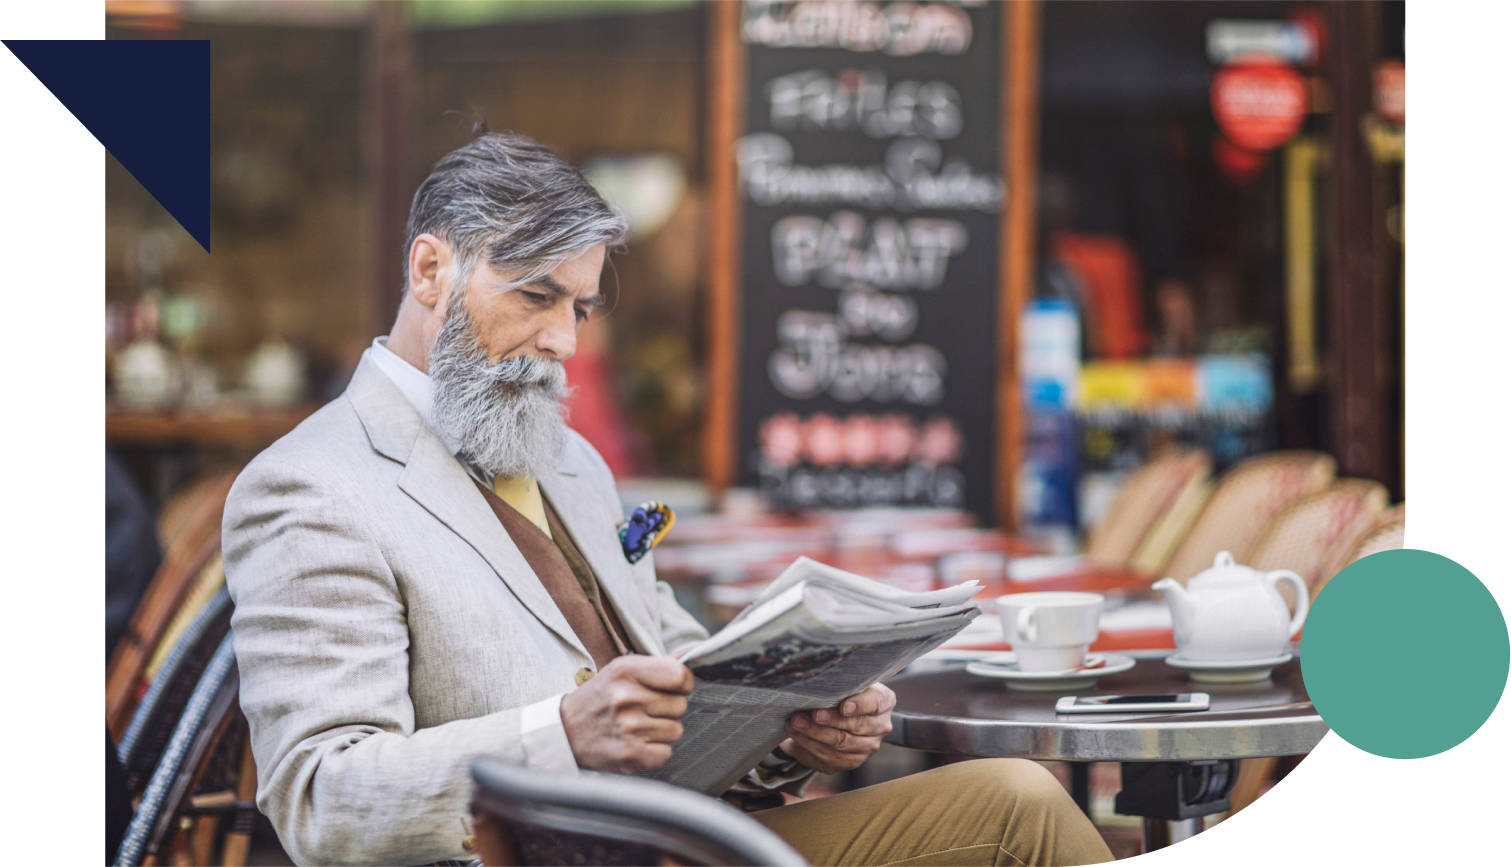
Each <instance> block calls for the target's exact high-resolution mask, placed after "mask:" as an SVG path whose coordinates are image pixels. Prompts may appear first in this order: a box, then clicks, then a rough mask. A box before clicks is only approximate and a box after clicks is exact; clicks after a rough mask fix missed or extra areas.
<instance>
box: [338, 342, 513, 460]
mask: <svg viewBox="0 0 1511 867" xmlns="http://www.w3.org/2000/svg"><path fill="white" fill-rule="evenodd" d="M366 355H367V356H368V357H369V358H371V359H372V361H373V363H374V364H376V365H377V366H378V369H379V370H381V371H383V374H384V375H385V376H387V377H388V378H389V379H390V380H392V381H393V384H394V385H395V386H396V387H397V388H398V389H399V392H400V393H401V394H403V395H404V397H406V398H408V400H409V403H410V404H411V405H412V406H414V408H415V411H416V412H418V413H419V414H420V418H421V420H423V421H424V422H425V426H426V427H428V428H430V430H431V432H432V433H434V434H435V435H436V436H437V437H439V438H440V440H441V442H442V444H444V445H445V446H446V450H447V451H449V452H451V453H452V454H453V455H456V454H457V446H456V443H453V442H452V441H451V440H450V439H449V438H448V437H447V436H446V435H445V434H443V433H441V432H440V431H439V430H437V429H436V426H435V397H434V393H435V386H434V385H433V384H432V383H431V382H430V377H429V376H427V375H425V374H424V373H422V372H421V371H420V370H419V368H417V367H415V366H414V365H412V364H410V363H409V362H407V361H405V360H404V359H402V358H400V357H399V356H398V355H397V354H396V353H395V352H394V351H393V350H392V349H389V348H388V336H387V335H384V336H382V337H375V338H373V345H372V346H371V347H369V348H368V349H367V352H366ZM458 457H459V458H460V456H458ZM461 460H462V465H463V466H465V467H467V468H468V469H470V470H472V472H473V474H474V475H477V476H480V477H482V478H481V480H482V481H484V482H486V483H487V484H489V485H492V483H493V479H492V477H491V475H490V474H488V473H485V472H483V471H482V470H480V469H479V468H477V467H475V466H473V464H472V462H471V461H469V460H466V459H464V458H461Z"/></svg>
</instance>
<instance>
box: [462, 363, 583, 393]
mask: <svg viewBox="0 0 1511 867" xmlns="http://www.w3.org/2000/svg"><path fill="white" fill-rule="evenodd" d="M479 362H480V364H479V367H481V368H482V369H480V370H479V371H478V373H479V374H481V375H482V376H484V377H486V378H487V379H489V380H491V381H492V382H494V383H495V384H497V385H502V386H509V387H510V389H509V390H510V391H515V390H518V389H537V390H540V391H544V392H546V393H547V394H549V395H552V396H561V397H565V396H566V391H567V369H566V367H565V366H564V365H563V364H562V363H561V362H559V361H557V360H555V359H552V358H542V357H540V356H538V355H520V356H515V357H514V358H504V359H501V360H500V361H499V362H498V363H496V364H490V363H488V360H487V356H482V357H481V358H480V359H479Z"/></svg>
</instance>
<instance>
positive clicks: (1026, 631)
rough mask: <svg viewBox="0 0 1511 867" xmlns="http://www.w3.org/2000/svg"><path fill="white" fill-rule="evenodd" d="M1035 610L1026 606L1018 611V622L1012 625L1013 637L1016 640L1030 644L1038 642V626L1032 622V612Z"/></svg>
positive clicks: (1030, 606)
mask: <svg viewBox="0 0 1511 867" xmlns="http://www.w3.org/2000/svg"><path fill="white" fill-rule="evenodd" d="M1037 610H1038V609H1036V608H1034V606H1032V605H1028V606H1025V607H1023V608H1022V609H1020V610H1019V611H1018V622H1017V623H1015V624H1013V635H1014V636H1016V637H1017V638H1018V640H1020V641H1026V642H1028V643H1030V644H1032V643H1033V642H1035V641H1038V640H1039V624H1038V623H1036V622H1034V612H1035V611H1037ZM1015 643H1016V642H1015Z"/></svg>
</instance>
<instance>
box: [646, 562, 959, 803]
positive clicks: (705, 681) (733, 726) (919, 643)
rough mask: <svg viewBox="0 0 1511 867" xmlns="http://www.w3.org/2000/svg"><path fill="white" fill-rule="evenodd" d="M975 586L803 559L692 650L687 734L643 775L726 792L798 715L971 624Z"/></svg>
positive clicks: (880, 676) (894, 668)
mask: <svg viewBox="0 0 1511 867" xmlns="http://www.w3.org/2000/svg"><path fill="white" fill-rule="evenodd" d="M814 567H818V568H814ZM977 589H978V588H977V587H976V586H975V585H974V582H970V583H967V584H965V585H961V586H959V587H953V588H946V589H945V590H939V591H933V592H931V593H905V592H902V591H898V590H896V589H895V588H890V587H886V586H885V585H882V584H879V583H877V582H874V581H870V580H869V579H866V578H861V577H860V576H857V575H852V574H851V573H848V572H843V571H842V570H839V569H834V568H833V567H830V566H824V565H823V564H819V563H815V562H814V561H811V560H807V558H801V559H800V560H799V561H798V562H797V563H795V564H794V565H793V567H791V568H789V569H788V570H787V572H784V573H783V576H782V577H780V578H778V579H777V581H776V582H773V584H772V586H771V587H770V588H768V590H767V592H766V593H763V594H762V598H759V599H757V600H756V601H755V602H754V603H752V604H751V605H750V607H749V608H747V609H746V610H745V611H743V612H741V614H740V616H739V617H737V618H735V620H733V621H731V622H730V623H729V624H728V626H726V627H725V628H724V629H723V630H721V631H720V632H719V633H718V634H716V635H714V636H713V637H712V638H710V639H709V640H708V641H705V642H703V643H701V644H699V645H696V646H694V647H693V648H691V649H689V650H688V651H687V652H686V654H685V655H684V656H683V662H684V663H686V664H687V666H688V667H689V668H690V669H691V670H692V672H693V674H694V676H695V677H696V678H697V686H696V688H695V689H694V690H693V694H692V696H691V697H690V698H689V700H688V710H687V713H686V714H685V715H684V716H683V717H682V724H683V735H682V738H681V739H680V740H678V741H677V743H676V744H675V745H674V746H673V748H672V757H671V759H670V760H669V761H668V762H667V763H666V764H665V765H663V766H662V767H660V768H658V769H655V770H652V771H646V772H643V773H642V776H647V777H651V778H654V779H659V780H664V781H666V782H670V783H675V784H677V785H680V786H683V787H686V788H690V789H696V790H699V791H702V792H705V793H707V794H710V795H718V794H720V793H722V792H724V791H725V790H727V789H728V788H729V787H730V786H732V785H733V784H734V783H735V781H737V780H739V779H740V778H741V777H743V776H744V775H745V773H746V772H747V771H749V770H750V769H751V768H753V767H755V765H756V764H757V763H758V762H760V760H761V759H762V758H764V757H765V756H766V755H767V754H768V753H770V752H771V750H772V749H773V748H774V747H776V746H777V745H778V744H780V743H781V742H782V740H783V739H785V738H786V732H785V731H784V726H785V724H786V721H787V717H789V716H790V715H791V714H792V713H793V712H795V711H799V710H813V709H817V708H822V707H833V706H835V705H836V704H838V703H839V701H840V700H841V699H843V698H846V697H847V696H851V695H854V694H855V693H857V692H860V691H861V690H863V689H865V688H866V687H868V686H870V685H871V684H873V683H876V682H877V681H879V680H883V679H885V678H887V677H890V676H891V675H893V674H895V673H896V672H898V671H900V670H901V669H902V668H904V667H905V666H907V665H908V663H910V662H912V661H913V660H914V659H916V658H918V657H919V656H922V655H923V654H924V653H927V652H928V651H930V650H933V649H934V648H935V647H937V646H939V645H940V644H941V643H943V642H944V641H947V640H948V639H949V638H950V637H951V636H953V635H954V634H955V633H957V632H959V631H960V630H961V629H964V628H965V627H966V625H968V624H969V623H970V622H971V620H973V619H974V618H975V617H976V615H977V614H978V613H980V609H979V608H978V607H977V606H976V605H975V604H974V603H970V602H969V601H968V600H969V598H970V597H971V596H972V595H974V594H975V592H976V590H977ZM908 603H912V604H908ZM915 605H916V606H922V607H914V606H915Z"/></svg>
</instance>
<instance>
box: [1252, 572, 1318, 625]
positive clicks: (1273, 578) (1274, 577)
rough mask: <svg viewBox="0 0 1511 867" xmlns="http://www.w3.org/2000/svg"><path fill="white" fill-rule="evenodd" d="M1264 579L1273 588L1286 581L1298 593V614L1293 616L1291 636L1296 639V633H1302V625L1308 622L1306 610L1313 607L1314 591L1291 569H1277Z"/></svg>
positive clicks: (1267, 574)
mask: <svg viewBox="0 0 1511 867" xmlns="http://www.w3.org/2000/svg"><path fill="white" fill-rule="evenodd" d="M1264 577H1265V580H1267V581H1269V582H1270V586H1271V587H1276V586H1278V585H1279V584H1280V582H1282V581H1284V582H1285V583H1287V584H1289V585H1291V589H1292V590H1294V591H1296V613H1295V614H1292V615H1291V634H1290V637H1291V638H1295V637H1296V633H1298V632H1300V631H1301V624H1302V623H1304V622H1306V609H1307V608H1309V607H1310V606H1311V592H1312V591H1311V590H1310V589H1308V588H1307V586H1306V582H1305V581H1303V580H1301V576H1300V575H1297V574H1296V573H1295V572H1292V571H1291V570H1289V569H1276V570H1275V571H1273V572H1269V573H1266V574H1265V576H1264Z"/></svg>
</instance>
